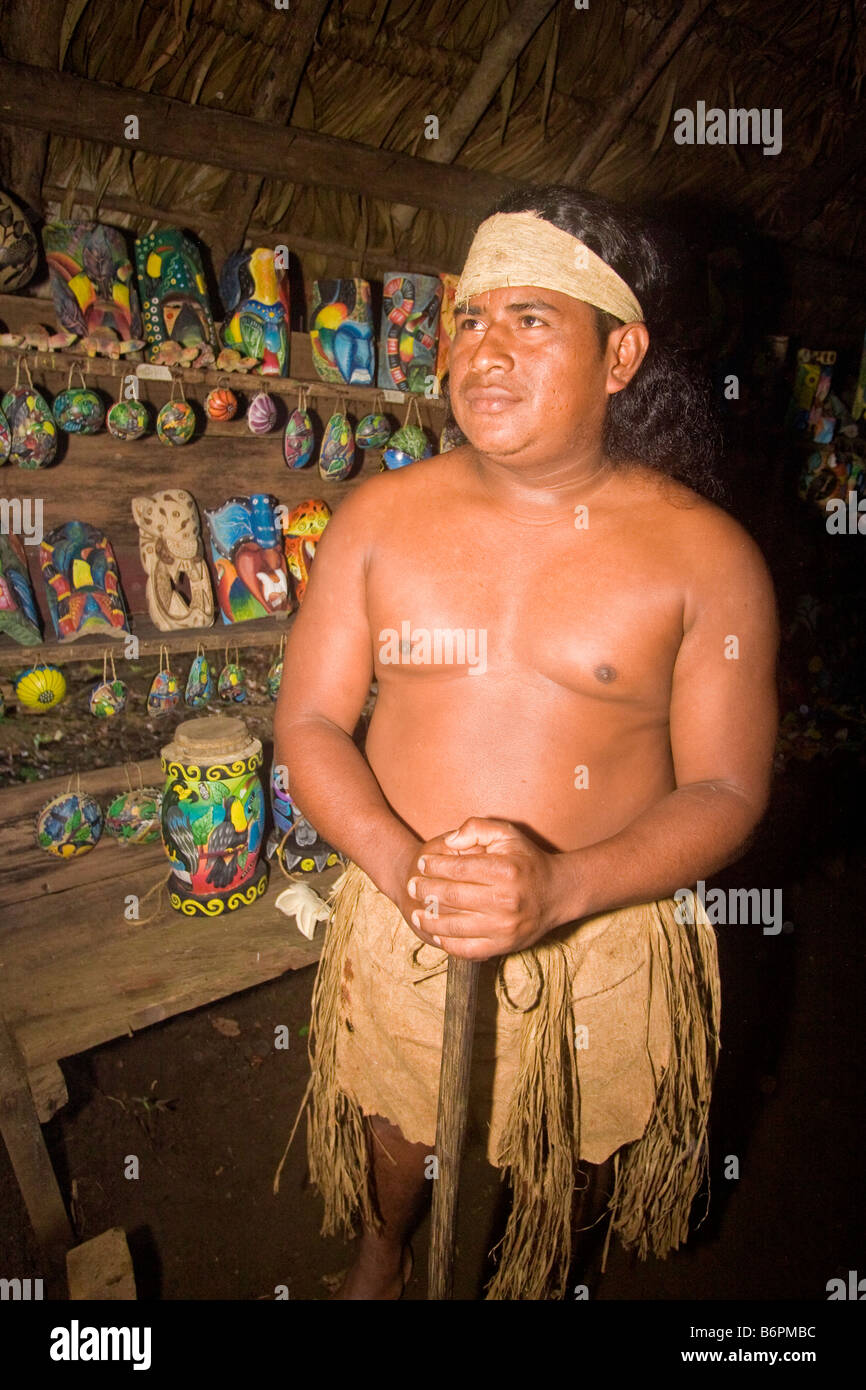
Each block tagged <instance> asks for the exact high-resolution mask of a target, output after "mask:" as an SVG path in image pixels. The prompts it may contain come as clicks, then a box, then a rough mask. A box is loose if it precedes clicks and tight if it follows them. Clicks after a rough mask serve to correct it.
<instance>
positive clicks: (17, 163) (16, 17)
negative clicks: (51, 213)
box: [0, 0, 60, 217]
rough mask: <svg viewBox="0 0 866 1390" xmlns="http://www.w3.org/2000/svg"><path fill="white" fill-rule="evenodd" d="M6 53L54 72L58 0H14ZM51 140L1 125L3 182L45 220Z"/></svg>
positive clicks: (7, 16)
mask: <svg viewBox="0 0 866 1390" xmlns="http://www.w3.org/2000/svg"><path fill="white" fill-rule="evenodd" d="M4 8H5V13H4V16H3V53H4V54H5V56H6V57H7V58H16V59H25V58H26V60H27V62H28V63H33V64H34V65H35V66H36V67H40V68H47V69H50V70H52V71H53V70H54V69H55V68H56V67H57V60H58V56H59V41H58V40H59V32H60V31H59V28H58V24H57V5H56V4H55V3H54V0H13V3H12V4H11V5H7V6H5V7H4ZM47 153H48V136H47V134H46V133H45V132H44V131H41V130H20V129H14V128H13V127H12V126H8V125H6V124H2V125H0V182H2V183H4V184H5V185H6V187H7V188H8V190H9V192H10V193H12V194H14V195H15V196H16V197H18V198H22V199H23V200H24V201H25V202H26V203H29V205H30V207H31V208H32V209H33V211H34V212H35V213H36V214H37V215H38V216H40V217H41V216H42V214H43V213H44V211H45V209H44V207H43V205H42V175H43V173H44V170H45V157H46V155H47Z"/></svg>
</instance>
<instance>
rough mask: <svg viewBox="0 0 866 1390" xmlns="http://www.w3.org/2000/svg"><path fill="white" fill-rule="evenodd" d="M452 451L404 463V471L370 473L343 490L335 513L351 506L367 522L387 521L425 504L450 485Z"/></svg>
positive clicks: (452, 466)
mask: <svg viewBox="0 0 866 1390" xmlns="http://www.w3.org/2000/svg"><path fill="white" fill-rule="evenodd" d="M456 452H457V450H454V451H453V452H449V453H447V454H436V455H434V456H433V457H432V458H428V459H419V460H417V462H415V463H411V464H407V465H406V467H405V468H395V469H386V470H385V471H384V472H382V473H374V474H372V475H371V477H369V478H364V479H363V481H362V482H359V483H358V484H357V485H356V486H355V487H353V488H352V489H351V490H350V491H347V495H346V497H345V498H344V499H343V500H342V501H341V502H340V508H339V510H340V511H342V510H343V509H344V508H348V507H351V510H352V512H353V513H354V514H355V516H356V518H357V516H358V515H359V514H363V515H364V516H365V517H366V518H367V519H368V520H369V521H371V522H374V521H376V520H377V519H380V520H382V521H388V522H390V521H392V520H393V519H394V518H395V517H399V516H400V515H401V514H405V509H406V508H407V507H412V506H414V505H415V504H416V503H417V502H420V501H424V502H425V504H426V505H429V504H430V503H431V502H432V501H434V500H435V496H436V494H438V492H439V491H440V490H441V489H443V488H446V487H449V486H450V481H451V480H452V479H453V476H454V471H455V469H454V459H453V456H454V454H456Z"/></svg>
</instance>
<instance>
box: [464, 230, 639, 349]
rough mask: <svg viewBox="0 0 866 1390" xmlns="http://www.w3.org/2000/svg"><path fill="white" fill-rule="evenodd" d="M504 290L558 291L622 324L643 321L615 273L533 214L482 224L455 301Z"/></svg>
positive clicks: (572, 237) (466, 300) (626, 287)
mask: <svg viewBox="0 0 866 1390" xmlns="http://www.w3.org/2000/svg"><path fill="white" fill-rule="evenodd" d="M506 285H537V286H538V287H539V289H543V290H558V291H559V293H560V294H567V295H570V296H571V298H572V299H581V300H583V302H584V303H585V304H593V305H594V306H595V307H596V309H603V310H604V312H605V313H607V314H613V316H614V317H615V318H618V319H622V321H623V322H624V323H635V322H643V310H642V309H641V307H640V305H639V304H638V302H637V299H636V298H635V296H634V293H633V292H632V290H630V289H629V287H628V285H627V284H626V283H625V281H624V280H623V279H621V277H620V276H619V275H617V273H616V271H615V270H613V269H612V268H611V267H610V266H609V265H608V264H607V262H606V261H603V260H602V259H601V257H600V256H597V255H596V254H595V252H594V251H591V250H590V249H589V247H588V246H585V245H584V243H583V242H582V241H579V240H578V239H577V237H574V236H572V235H571V234H570V232H563V231H562V230H561V229H560V228H559V227H554V225H553V223H552V222H548V221H546V219H545V218H543V217H539V215H538V214H537V213H535V212H497V213H494V214H493V216H492V217H488V218H486V219H485V221H484V222H482V223H481V226H480V227H479V228H478V231H477V232H476V233H475V236H474V238H473V241H472V245H471V246H470V248H469V255H468V256H467V257H466V264H465V265H464V267H463V274H462V275H461V277H460V280H459V282H458V285H457V292H456V296H455V302H456V303H457V304H459V305H465V304H468V303H469V301H470V300H471V299H472V298H473V297H474V296H475V295H478V294H484V293H486V291H487V290H498V289H502V288H503V287H504V286H506Z"/></svg>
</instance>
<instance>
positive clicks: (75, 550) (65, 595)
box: [39, 521, 129, 642]
mask: <svg viewBox="0 0 866 1390" xmlns="http://www.w3.org/2000/svg"><path fill="white" fill-rule="evenodd" d="M39 564H40V566H41V569H42V577H43V579H44V580H45V593H46V597H47V599H48V612H49V614H50V616H51V622H52V625H53V627H54V634H55V636H56V637H57V640H58V641H60V642H75V641H76V640H77V639H78V638H79V637H83V636H85V634H88V633H97V634H99V633H102V634H105V635H107V636H109V637H122V636H123V634H124V633H128V632H129V624H128V622H127V618H126V608H125V606H124V602H123V594H122V593H121V589H120V571H119V570H118V568H117V561H116V560H115V558H114V551H113V550H112V548H111V543H110V541H109V539H108V537H107V536H106V535H104V534H103V533H102V532H101V531H99V530H97V528H96V527H95V526H89V525H88V524H87V522H86V521H67V522H64V524H63V525H62V526H55V528H54V530H53V531H49V533H48V535H47V536H45V537H43V540H42V543H41V545H40V546H39Z"/></svg>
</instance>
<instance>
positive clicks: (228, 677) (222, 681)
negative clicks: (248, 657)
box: [217, 647, 249, 705]
mask: <svg viewBox="0 0 866 1390" xmlns="http://www.w3.org/2000/svg"><path fill="white" fill-rule="evenodd" d="M217 693H218V694H219V697H220V699H221V700H232V701H234V703H235V704H237V705H242V704H244V703H245V701H246V700H247V699H248V698H249V693H248V691H247V674H246V671H245V670H244V668H243V667H242V666H241V665H240V663H239V661H238V649H237V647H235V659H234V661H229V649H228V647H226V660H225V665H224V666H223V668H222V670H221V671H220V674H219V680H218V682H217Z"/></svg>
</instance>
